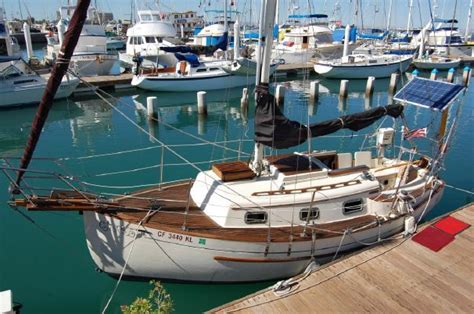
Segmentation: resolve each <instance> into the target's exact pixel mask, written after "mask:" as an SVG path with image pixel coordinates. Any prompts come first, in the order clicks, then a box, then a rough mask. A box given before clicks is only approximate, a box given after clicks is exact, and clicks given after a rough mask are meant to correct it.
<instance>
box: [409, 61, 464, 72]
mask: <svg viewBox="0 0 474 314" xmlns="http://www.w3.org/2000/svg"><path fill="white" fill-rule="evenodd" d="M460 63H461V60H460V59H457V60H451V61H444V62H433V61H430V60H420V59H415V60H413V65H414V66H415V67H417V68H418V69H422V70H433V69H438V70H449V69H451V68H457V67H459V64H460Z"/></svg>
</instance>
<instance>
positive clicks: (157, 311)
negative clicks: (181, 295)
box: [120, 280, 173, 314]
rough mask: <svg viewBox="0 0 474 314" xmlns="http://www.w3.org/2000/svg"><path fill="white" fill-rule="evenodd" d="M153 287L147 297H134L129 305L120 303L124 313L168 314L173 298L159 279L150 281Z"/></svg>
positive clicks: (171, 308)
mask: <svg viewBox="0 0 474 314" xmlns="http://www.w3.org/2000/svg"><path fill="white" fill-rule="evenodd" d="M150 284H151V285H153V289H151V290H150V292H149V293H148V298H140V297H138V298H136V299H135V301H133V303H132V304H130V305H122V306H121V307H120V309H121V310H122V313H124V314H168V313H171V312H172V311H173V300H171V296H170V295H169V294H168V292H166V290H165V288H164V287H163V286H162V285H161V283H160V282H159V281H154V280H152V281H150Z"/></svg>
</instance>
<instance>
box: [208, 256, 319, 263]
mask: <svg viewBox="0 0 474 314" xmlns="http://www.w3.org/2000/svg"><path fill="white" fill-rule="evenodd" d="M309 259H311V256H301V257H288V258H241V257H227V256H214V260H216V261H220V262H234V263H288V262H298V261H304V260H309Z"/></svg>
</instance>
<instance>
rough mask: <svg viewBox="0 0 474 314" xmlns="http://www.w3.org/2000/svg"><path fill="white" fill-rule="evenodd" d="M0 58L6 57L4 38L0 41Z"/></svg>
mask: <svg viewBox="0 0 474 314" xmlns="http://www.w3.org/2000/svg"><path fill="white" fill-rule="evenodd" d="M0 56H8V50H7V40H6V39H4V38H1V39H0Z"/></svg>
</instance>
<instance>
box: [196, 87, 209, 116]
mask: <svg viewBox="0 0 474 314" xmlns="http://www.w3.org/2000/svg"><path fill="white" fill-rule="evenodd" d="M206 94H207V93H206V92H204V91H200V92H197V106H198V113H199V114H200V115H206V114H207V104H206Z"/></svg>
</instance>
